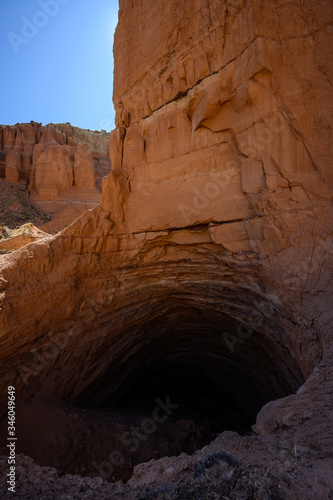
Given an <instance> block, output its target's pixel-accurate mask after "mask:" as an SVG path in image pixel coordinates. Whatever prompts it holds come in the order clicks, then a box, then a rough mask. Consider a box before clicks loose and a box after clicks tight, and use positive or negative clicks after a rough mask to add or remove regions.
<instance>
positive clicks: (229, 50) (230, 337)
mask: <svg viewBox="0 0 333 500" xmlns="http://www.w3.org/2000/svg"><path fill="white" fill-rule="evenodd" d="M332 8H333V7H332V3H331V2H329V1H323V2H321V3H320V4H314V2H312V1H311V2H310V3H309V2H305V1H300V2H298V3H297V4H295V3H294V2H291V1H286V2H284V3H283V4H281V3H278V2H273V3H272V2H271V3H270V4H269V5H268V4H267V2H266V3H265V2H264V1H262V0H253V1H250V0H246V1H230V2H228V3H225V4H223V5H222V4H221V2H219V1H214V0H209V1H207V2H197V1H194V0H193V1H191V0H189V1H186V2H184V1H182V0H174V1H172V2H169V1H168V2H167V1H166V0H161V1H160V2H150V1H149V0H143V1H141V2H132V1H130V0H122V1H120V10H119V24H118V27H117V30H116V36H115V46H114V47H115V85H114V104H115V108H116V112H117V117H116V124H117V128H116V130H115V131H113V132H112V133H111V136H110V158H111V162H112V165H113V169H112V171H111V172H110V174H109V175H108V177H107V179H105V181H104V183H103V193H102V200H101V204H100V205H99V206H98V207H96V208H94V209H93V210H91V211H88V212H86V213H85V214H84V215H83V216H82V217H80V218H79V219H77V220H76V221H75V222H73V223H72V224H71V225H70V226H69V227H68V228H66V229H64V230H63V231H62V232H60V233H59V234H58V235H56V236H52V237H49V238H45V239H43V240H40V241H38V242H36V243H31V244H29V245H26V246H25V247H24V248H22V249H20V250H17V251H15V252H13V254H11V255H5V256H3V257H1V260H0V264H1V281H0V288H1V289H0V293H1V295H0V297H1V337H0V347H1V351H0V352H1V363H2V364H1V369H0V370H1V378H0V380H1V384H2V386H1V387H2V388H1V394H2V395H4V394H5V393H6V387H7V385H15V387H16V390H17V394H18V397H19V399H20V401H21V403H22V404H23V403H24V405H27V406H26V408H28V407H29V408H30V410H31V412H32V414H33V410H34V408H38V407H39V405H44V407H45V408H52V407H54V405H56V404H57V402H59V401H60V403H59V405H60V404H61V405H71V406H74V407H75V408H78V409H77V410H75V415H76V417H75V423H74V424H73V427H71V429H80V432H81V434H80V435H81V437H78V442H77V443H73V442H72V441H71V438H70V434H68V435H65V436H64V441H65V442H64V445H63V448H62V449H66V450H69V451H68V453H69V456H70V457H71V459H70V460H69V461H68V463H67V464H65V466H66V467H67V470H63V471H62V472H63V473H66V472H67V473H68V472H70V473H71V474H73V473H74V474H85V471H87V467H88V468H89V467H90V466H91V464H92V462H93V461H94V462H95V463H96V464H97V468H96V467H95V470H99V471H100V474H102V476H103V474H104V477H107V479H109V480H113V477H114V480H115V481H116V480H117V479H120V478H124V475H122V474H123V472H122V470H121V467H122V465H124V464H119V463H118V464H111V465H112V474H113V476H112V474H111V475H110V476H108V475H107V474H106V472H105V471H106V470H108V471H109V470H110V462H109V461H110V460H111V459H110V458H109V456H110V453H111V451H113V444H112V442H111V441H112V440H111V441H108V439H109V437H108V436H110V434H111V435H112V438H114V436H117V435H118V434H117V432H122V421H121V417H120V416H119V415H118V417H116V412H117V411H119V409H127V411H128V410H131V411H132V412H133V411H134V412H135V411H137V412H142V413H138V414H136V416H137V417H138V418H139V420H140V419H141V418H142V419H143V420H142V422H144V421H145V422H146V424H145V427H144V428H146V429H147V427H146V425H147V420H145V419H147V418H148V419H149V418H150V424H151V425H154V421H153V420H152V415H154V408H153V407H151V406H150V405H151V403H152V402H154V401H156V399H157V398H159V399H160V400H161V398H163V397H165V396H167V397H170V398H171V401H172V397H171V396H172V395H177V396H178V400H177V404H178V401H179V406H180V408H181V411H183V412H185V410H186V412H185V414H182V416H181V419H179V418H178V417H177V416H176V414H175V415H170V418H171V417H172V418H173V419H174V420H173V422H175V425H176V427H177V428H178V429H180V428H181V426H184V420H185V421H186V422H187V424H186V425H187V427H188V430H187V431H186V432H188V435H191V433H192V435H194V434H195V429H196V430H198V431H200V423H201V422H202V421H203V420H204V418H205V416H204V415H203V414H202V413H201V414H199V415H198V414H197V413H195V412H196V411H197V409H198V408H201V409H202V408H204V410H206V409H208V408H214V404H215V405H216V404H217V401H219V402H220V403H221V404H220V406H218V411H221V412H222V413H223V415H224V416H221V418H219V422H220V425H221V428H220V429H219V430H218V433H221V435H220V436H219V437H217V438H216V439H215V440H214V441H213V442H212V443H211V444H209V446H207V448H205V449H202V450H200V451H197V452H196V453H195V454H194V455H193V456H190V455H189V454H186V455H185V454H180V456H178V457H169V458H161V459H160V460H153V461H150V462H148V463H143V464H141V465H140V460H139V459H138V457H137V456H133V455H132V453H133V452H132V451H130V449H129V445H128V443H127V444H126V443H124V442H122V441H121V439H120V438H121V435H120V436H119V439H120V441H119V443H118V445H119V449H118V448H117V449H118V451H119V452H120V453H121V454H122V456H124V457H125V461H126V464H127V466H128V469H127V471H129V470H131V473H133V475H132V477H131V479H130V480H129V481H128V482H127V483H126V485H124V484H121V483H115V484H111V485H107V484H106V483H104V482H102V480H100V481H99V482H97V480H96V479H88V478H85V479H79V478H78V476H75V477H72V476H71V477H70V476H68V475H65V476H64V477H62V478H59V479H57V480H56V481H55V482H54V485H55V486H54V488H55V490H54V491H53V493H50V494H52V495H55V494H58V493H59V492H61V493H62V492H63V490H64V488H67V489H68V488H73V490H72V491H73V493H70V494H73V495H74V491H75V492H76V491H77V488H78V484H79V483H80V488H81V487H82V488H83V490H82V498H85V497H84V494H85V491H84V489H85V488H87V490H86V491H89V493H87V498H98V495H100V493H96V492H95V493H93V492H92V491H91V490H92V489H93V488H95V489H96V490H97V491H98V488H102V489H100V490H99V491H103V493H102V494H103V495H105V497H106V498H107V497H109V498H122V496H121V495H123V497H124V498H132V497H133V498H154V497H155V498H195V495H196V496H197V497H199V498H202V497H203V498H205V497H206V496H207V494H208V492H211V495H215V497H214V496H212V498H222V496H228V495H229V496H231V495H232V493H233V492H236V493H235V494H236V495H238V497H237V498H253V495H254V496H257V497H258V498H277V499H278V498H283V499H284V498H290V499H294V498H295V497H296V496H297V495H298V496H302V497H303V498H313V495H314V496H315V497H316V498H330V496H332V495H333V490H332V480H331V478H332V476H333V475H332V469H333V457H332V449H333V432H332V425H331V422H332V421H333V418H332V417H333V415H332V412H333V410H332V404H331V403H332V400H331V394H332V387H333V374H332V356H333V344H332V335H331V332H332V324H333V322H332V319H333V318H332V303H331V300H332V292H333V290H332V288H333V283H332V274H331V273H332V249H333V245H332V234H333V228H332V220H333V217H332V215H333V210H332V185H333V182H332V171H331V169H330V159H331V156H332V151H331V135H330V134H331V112H330V109H331V106H332V103H333V99H332V86H331V83H330V82H331V76H330V71H331V68H332V64H331V63H332V54H331V52H330V46H331V36H332V35H331V28H330V25H329V24H328V22H329V21H330V20H331V19H332ZM124 61H126V64H124ZM198 387H200V390H198ZM174 401H176V399H174ZM191 401H192V406H191ZM4 408H5V407H4ZM67 408H68V407H67ZM30 410H29V411H30ZM59 411H60V410H59ZM96 411H98V412H100V411H105V412H106V413H107V415H106V414H105V426H106V427H107V428H108V429H109V427H108V425H110V426H111V425H112V422H114V425H115V426H116V425H117V426H118V427H117V429H118V430H115V431H113V432H111V433H110V432H109V431H108V432H105V434H103V435H100V436H99V437H98V436H97V431H96V430H95V427H94V424H93V422H92V420H91V419H92V418H93V417H92V416H91V415H92V414H91V412H96ZM207 411H208V410H207ZM66 412H67V410H66V411H65V414H66V415H67V413H66ZM83 412H86V416H83ZM147 412H148V414H149V416H147ZM46 413H47V412H45V414H46ZM65 414H64V415H65ZM66 415H65V416H64V417H63V418H66V419H67V416H66ZM87 415H88V416H87ZM230 415H233V417H231V418H230ZM155 416H156V414H155ZM206 416H207V415H206ZM68 418H69V417H68ZM117 418H118V421H117ZM180 420H182V421H183V423H182V424H180V423H179V421H180ZM208 420H210V423H212V420H211V417H210V418H209V419H208ZM41 421H42V420H41ZM230 421H231V422H232V423H234V422H235V421H238V422H240V423H241V426H240V427H243V432H242V430H241V428H240V427H239V428H238V429H232V430H237V432H238V434H235V433H230V432H227V433H225V432H223V431H226V430H227V431H230V427H231V425H232V423H231V424H230ZM3 422H5V420H3ZM87 422H88V423H87ZM142 422H141V425H142ZM152 422H153V424H152ZM155 424H156V420H155ZM89 425H90V427H89ZM103 425H104V424H103ZM156 425H157V424H156ZM85 426H86V427H85ZM251 426H252V431H253V432H254V433H256V434H257V435H253V434H252V433H251ZM32 428H33V419H32V420H31V422H30V423H29V422H27V423H25V424H24V425H22V427H21V429H20V433H21V434H20V439H21V442H22V449H21V450H19V451H22V452H23V451H24V452H25V454H28V455H30V456H31V457H32V458H35V459H36V461H38V463H39V464H41V465H53V466H55V465H54V464H53V463H51V462H50V459H49V456H48V455H47V451H48V450H49V448H48V445H46V446H45V454H44V455H42V456H40V454H39V455H38V453H39V451H40V450H37V451H36V450H35V449H33V446H30V447H29V446H28V444H27V443H28V441H27V440H25V441H24V438H23V435H24V433H28V434H29V432H31V431H32ZM191 429H194V431H193V432H192V431H191ZM211 429H213V426H211ZM246 429H247V430H246ZM88 430H89V431H90V433H91V434H90V437H89V440H95V441H96V442H97V444H98V446H96V448H94V450H92V451H93V454H94V457H93V458H92V456H91V454H90V453H89V450H86V451H84V439H85V438H84V437H83V436H86V435H87V434H86V431H88ZM120 430H121V431H120ZM183 430H184V429H183ZM1 432H3V431H1ZM154 432H155V431H153V432H152V434H151V436H150V438H151V439H150V438H149V439H148V438H147V443H149V447H148V448H149V449H148V451H147V455H146V456H145V458H143V457H142V456H141V455H140V457H141V462H147V461H148V460H150V458H157V456H154V457H151V456H150V453H151V450H152V449H155V450H157V451H158V449H159V444H161V443H162V441H160V442H159V441H158V440H157V439H155V445H154V444H152V443H153V441H152V440H154V438H156V436H157V434H154ZM246 432H247V433H250V434H251V435H248V436H246V435H245V436H240V434H241V433H243V434H244V433H245V434H246ZM51 434H52V433H50V436H51ZM146 434H149V432H147V433H146ZM183 437H184V435H183ZM20 439H19V440H18V442H20ZM110 439H111V438H110ZM123 441H124V440H123ZM142 441H145V440H144V439H143V438H142ZM185 441H186V438H185V437H184V439H183V441H182V443H183V442H185ZM108 443H111V444H110V446H111V448H112V449H110V446H109V445H108ZM23 444H24V446H26V448H25V449H24V450H23ZM74 444H75V446H74ZM118 445H117V446H118ZM40 446H42V445H40ZM54 446H58V445H57V443H56V444H55V445H54ZM154 446H155V448H154ZM182 446H183V448H181V449H180V450H179V452H178V454H179V453H181V452H182V451H184V450H186V451H187V449H186V448H185V445H182ZM145 449H146V448H145V445H144V444H142V443H141V448H140V451H141V450H142V452H144V451H145ZM82 450H83V451H82ZM59 451H60V448H59ZM194 451H195V450H194V449H192V450H191V451H190V452H191V453H193V452H194ZM190 452H188V453H190ZM20 460H22V464H23V465H22V467H23V468H22V469H21V470H22V474H28V475H29V473H27V472H26V471H27V470H29V469H30V468H31V470H34V471H36V473H38V474H39V473H41V471H40V469H39V468H38V467H37V466H34V465H32V464H31V462H30V461H29V460H28V459H27V458H21V459H20ZM105 462H107V463H108V464H109V465H108V466H107V465H105ZM73 463H74V464H75V466H76V467H77V470H74V471H73V470H69V467H71V464H73ZM101 463H102V464H103V467H104V466H105V467H106V468H105V467H104V469H102V472H101V467H102V466H100V464H101ZM237 464H238V465H237ZM277 464H278V465H277ZM72 466H73V465H72ZM130 467H132V469H130ZM57 468H58V470H59V467H58V466H57ZM83 469H84V470H83ZM171 469H172V470H171ZM103 470H104V472H103ZM133 471H134V472H133ZM90 473H91V471H90V470H88V471H87V474H88V475H89V474H90ZM45 474H47V475H49V476H51V475H54V474H56V473H55V472H54V471H52V470H50V469H47V470H46V471H45ZM25 477H27V476H25ZM126 479H128V477H126V478H125V480H126ZM46 485H47V482H45V487H46ZM144 485H147V486H144ZM22 487H23V486H22ZM43 487H44V486H42V487H40V486H36V485H35V486H32V490H31V491H33V492H38V493H37V494H39V495H41V494H42V493H41V491H42V488H43ZM38 488H39V489H38ZM57 488H58V489H57ZM195 488H196V489H195ZM55 492H56V493H55ZM31 494H32V493H31ZM80 494H81V493H80ZM89 495H90V497H89ZM94 495H95V496H94ZM124 495H125V496H124ZM126 495H127V496H126ZM131 495H132V497H131ZM221 495H222V496H221ZM251 495H252V496H251ZM51 498H52V496H51Z"/></svg>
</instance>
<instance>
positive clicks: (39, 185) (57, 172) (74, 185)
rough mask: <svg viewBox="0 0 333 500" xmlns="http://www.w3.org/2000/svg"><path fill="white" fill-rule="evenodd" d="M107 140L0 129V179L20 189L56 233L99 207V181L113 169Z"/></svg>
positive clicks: (70, 130)
mask: <svg viewBox="0 0 333 500" xmlns="http://www.w3.org/2000/svg"><path fill="white" fill-rule="evenodd" d="M108 144H109V135H108V134H107V133H105V132H91V131H89V130H82V129H79V128H76V127H72V126H71V125H70V124H57V125H53V124H50V125H47V126H42V125H41V124H38V123H35V122H31V123H28V124H17V125H15V126H0V177H1V178H3V179H5V180H6V181H7V183H9V184H13V185H15V186H21V187H22V189H23V188H26V189H25V192H26V193H27V195H28V197H29V198H30V199H31V200H32V201H33V203H34V204H35V205H37V206H38V208H39V209H40V210H42V211H43V212H44V213H47V214H50V215H51V216H52V221H51V223H48V224H47V225H45V226H44V228H45V229H46V230H50V231H51V232H57V231H58V230H60V229H63V228H64V227H66V226H67V225H68V224H69V223H70V222H72V221H73V220H74V219H76V218H77V217H79V215H81V214H82V213H83V212H84V211H85V210H87V209H91V208H93V207H95V206H96V205H98V203H99V202H100V193H101V187H102V178H103V177H104V176H105V175H107V174H108V172H109V171H110V168H111V165H110V160H109V152H108Z"/></svg>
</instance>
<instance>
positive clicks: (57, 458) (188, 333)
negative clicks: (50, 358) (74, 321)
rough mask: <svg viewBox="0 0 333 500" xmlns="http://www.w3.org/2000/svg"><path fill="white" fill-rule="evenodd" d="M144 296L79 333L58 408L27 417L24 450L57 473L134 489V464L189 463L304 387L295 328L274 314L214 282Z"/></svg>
mask: <svg viewBox="0 0 333 500" xmlns="http://www.w3.org/2000/svg"><path fill="white" fill-rule="evenodd" d="M146 290H148V292H149V294H151V295H153V297H151V295H150V296H149V297H147V296H145V295H144V293H141V295H140V296H139V298H138V303H134V304H133V301H132V300H131V301H128V303H127V304H126V305H125V306H123V307H121V308H119V310H115V309H113V310H112V313H110V314H105V315H104V316H102V315H101V316H100V319H99V318H97V319H95V322H94V324H91V323H88V324H87V327H86V328H87V329H86V331H85V330H81V332H82V333H81V335H80V338H78V337H74V336H73V339H72V342H73V344H72V345H71V349H68V352H69V354H70V356H71V357H69V358H68V360H67V361H66V366H65V368H64V371H63V372H61V373H62V378H61V380H62V381H63V392H59V393H58V395H57V397H58V400H57V401H58V403H57V402H56V403H55V405H54V406H42V407H37V408H35V409H31V413H30V417H29V415H28V409H27V408H25V410H24V412H25V419H24V424H23V426H22V429H21V438H20V442H21V443H25V447H24V448H23V446H22V450H19V451H22V452H23V453H25V454H26V455H28V456H30V457H32V458H33V459H35V460H36V462H37V463H38V464H40V465H48V466H52V467H55V468H56V469H57V470H58V472H59V473H60V474H79V475H82V476H99V477H102V478H104V479H106V480H108V481H118V480H122V481H127V480H128V479H129V478H130V477H131V476H132V475H133V470H134V467H135V466H136V465H138V464H140V463H144V462H147V461H149V460H151V459H159V458H162V457H166V456H178V455H180V454H181V453H187V454H193V453H195V452H196V451H197V450H199V449H202V448H203V447H204V446H205V445H207V444H209V443H210V442H211V441H213V440H214V439H215V438H216V436H217V435H218V434H220V433H222V432H223V431H234V432H237V433H238V434H240V435H247V434H251V433H252V429H251V426H252V425H253V424H254V423H255V421H256V416H257V414H258V412H259V411H260V410H261V408H262V407H263V406H264V405H265V404H266V403H268V402H270V401H272V400H276V399H279V398H283V397H285V396H288V395H289V394H293V393H295V392H296V391H297V389H298V388H299V387H300V386H301V385H302V384H303V383H304V374H303V373H302V370H301V368H300V366H299V364H298V358H297V354H296V352H295V348H294V346H293V343H292V342H291V341H290V339H291V338H292V335H293V328H295V324H294V323H293V322H292V321H291V320H290V319H289V318H288V316H287V314H286V313H285V312H284V311H283V309H282V308H281V307H279V306H278V305H276V304H274V307H270V306H269V304H268V305H267V301H266V302H265V301H264V300H263V299H262V297H260V298H258V297H257V296H256V295H255V294H253V293H252V292H251V293H250V292H246V291H245V292H244V290H241V291H239V290H235V291H232V290H230V288H229V289H226V287H221V286H220V285H219V284H218V285H216V284H214V283H213V284H212V285H211V288H209V287H208V286H207V284H206V288H199V291H198V287H197V288H195V287H191V289H190V290H189V289H187V288H185V286H184V289H183V290H177V291H176V292H175V291H174V290H172V291H171V292H170V291H169V292H166V291H165V289H163V290H161V289H159V290H157V291H156V290H155V289H153V288H148V287H147V288H146ZM98 321H100V323H98ZM119 325H120V326H119ZM85 335H87V337H88V339H89V343H88V341H87V340H86V339H85ZM91 339H95V340H94V341H92V340H91ZM76 341H80V342H82V345H83V346H85V349H82V348H81V349H77V350H76V347H77V344H75V342H76ZM72 363H75V364H76V369H75V371H74V373H76V374H78V373H79V372H80V377H77V378H75V377H73V378H71V374H72V371H71V365H72ZM56 376H57V374H56ZM52 383H53V381H52ZM47 392H48V393H49V391H47ZM43 404H44V403H43ZM57 405H58V406H57ZM34 412H35V413H34ZM36 412H38V419H39V422H41V425H40V427H39V429H38V430H36V426H35V414H36ZM28 417H29V418H28ZM43 422H44V423H43ZM36 433H38V434H36ZM36 442H38V446H37V447H36V445H35V443H36Z"/></svg>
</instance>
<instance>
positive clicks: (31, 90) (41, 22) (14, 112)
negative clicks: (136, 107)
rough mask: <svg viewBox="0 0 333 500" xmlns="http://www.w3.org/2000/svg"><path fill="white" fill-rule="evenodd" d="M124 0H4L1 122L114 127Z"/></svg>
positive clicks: (0, 7)
mask: <svg viewBox="0 0 333 500" xmlns="http://www.w3.org/2000/svg"><path fill="white" fill-rule="evenodd" d="M117 20H118V0H0V55H1V59H0V63H1V78H0V123H1V124H3V125H14V124H15V123H24V122H30V121H31V120H33V121H36V122H42V123H43V124H44V125H45V124H47V123H50V122H53V123H62V122H70V123H71V124H72V125H74V126H77V127H81V128H89V129H90V130H101V129H106V130H111V129H112V128H114V110H113V105H112V80H113V55H112V45H113V36H114V30H115V27H116V23H117Z"/></svg>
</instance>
